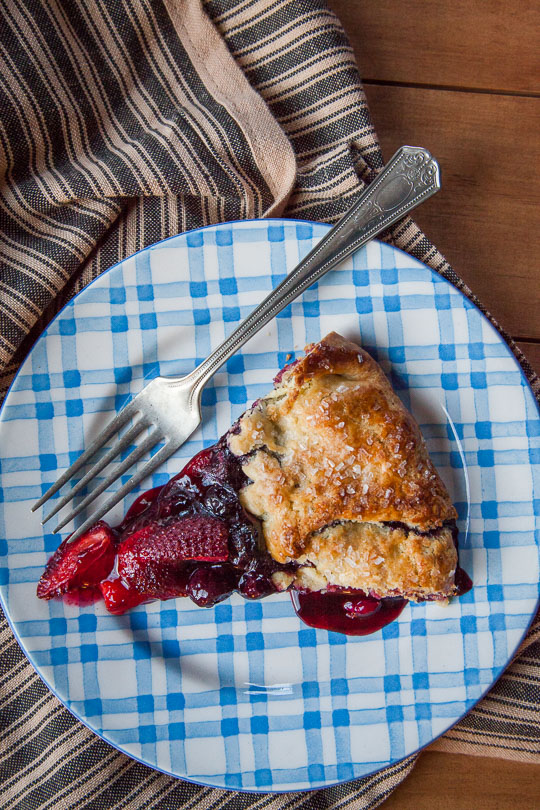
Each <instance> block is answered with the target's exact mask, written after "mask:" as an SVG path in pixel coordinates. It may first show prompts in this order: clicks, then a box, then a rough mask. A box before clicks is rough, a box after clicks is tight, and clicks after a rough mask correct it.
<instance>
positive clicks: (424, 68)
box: [330, 0, 540, 93]
mask: <svg viewBox="0 0 540 810" xmlns="http://www.w3.org/2000/svg"><path fill="white" fill-rule="evenodd" d="M330 6H331V8H332V9H333V10H334V11H335V12H336V14H337V15H338V17H339V18H340V20H341V22H342V24H343V26H344V28H345V30H346V31H347V34H348V35H349V38H350V40H351V42H352V45H353V47H354V48H355V53H356V57H357V60H358V64H359V65H360V69H361V73H362V78H363V79H364V81H370V80H373V79H375V80H377V81H386V82H392V83H393V82H401V83H405V84H421V85H444V86H447V87H448V86H450V87H469V88H475V89H488V90H498V91H500V92H512V93H518V92H525V93H539V92H540V47H539V38H538V32H539V30H540V3H539V2H538V0H517V2H516V3H513V4H510V3H508V2H507V0H455V2H451V1H450V0H331V2H330Z"/></svg>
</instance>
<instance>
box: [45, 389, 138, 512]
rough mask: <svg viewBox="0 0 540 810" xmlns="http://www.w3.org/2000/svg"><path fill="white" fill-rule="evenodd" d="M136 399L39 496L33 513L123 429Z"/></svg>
mask: <svg viewBox="0 0 540 810" xmlns="http://www.w3.org/2000/svg"><path fill="white" fill-rule="evenodd" d="M136 399H137V397H135V399H133V400H132V401H131V402H128V404H127V405H124V407H123V408H122V410H121V411H120V413H118V414H116V416H115V417H114V419H112V421H111V422H109V424H108V425H106V427H105V428H104V429H103V430H102V431H101V433H100V434H99V436H96V438H95V439H94V441H93V442H92V444H91V445H90V447H88V448H87V449H86V450H85V451H84V453H82V454H81V455H80V456H79V458H78V459H77V460H76V461H74V462H73V464H72V465H71V467H69V468H68V469H67V470H66V471H65V472H64V473H62V475H61V476H60V478H59V479H58V480H57V481H55V483H54V484H53V485H52V487H50V489H48V490H47V492H46V493H45V494H44V495H42V496H41V498H40V499H39V501H36V502H35V504H34V505H33V507H32V512H35V511H36V509H39V507H40V506H43V504H44V503H45V501H48V500H49V498H50V497H51V495H54V493H55V492H58V490H59V489H60V488H61V487H63V486H64V484H65V483H66V482H67V481H69V479H70V478H71V477H72V476H73V475H74V474H75V473H76V472H77V470H79V469H80V468H81V467H84V465H85V464H86V462H87V461H88V460H89V459H90V458H92V456H93V455H94V453H96V452H97V451H98V450H99V449H100V447H103V445H104V444H105V442H106V441H107V440H108V439H110V438H111V436H114V434H115V433H117V431H118V430H120V428H121V427H123V425H125V423H126V422H127V421H128V420H129V419H131V417H132V416H133V414H134V413H135V411H136V410H137V407H136V405H135V400H136Z"/></svg>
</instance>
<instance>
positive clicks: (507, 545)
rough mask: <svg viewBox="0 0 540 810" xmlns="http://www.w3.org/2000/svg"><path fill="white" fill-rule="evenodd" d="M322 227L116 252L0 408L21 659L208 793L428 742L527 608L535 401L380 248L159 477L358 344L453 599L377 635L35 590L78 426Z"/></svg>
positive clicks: (230, 369)
mask: <svg viewBox="0 0 540 810" xmlns="http://www.w3.org/2000/svg"><path fill="white" fill-rule="evenodd" d="M325 230H326V226H324V225H318V224H311V223H305V222H293V221H287V220H283V221H281V220H269V221H256V222H241V223H232V224H231V223H229V224H224V225H219V226H215V227H210V228H206V229H202V230H199V231H194V232H191V233H188V234H184V235H180V236H178V237H174V238H173V239H169V240H168V241H166V242H162V243H159V244H157V245H155V246H153V247H152V248H149V249H147V250H145V251H142V252H141V253H139V254H137V255H136V256H134V257H131V258H130V259H127V260H126V261H124V262H122V263H121V264H119V265H117V266H116V267H114V268H112V269H111V270H110V271H109V272H107V273H106V274H104V275H103V276H101V277H100V278H99V279H97V280H96V281H95V282H93V283H92V284H91V285H90V286H89V287H87V288H86V289H85V290H84V291H83V292H82V293H81V294H80V295H79V296H78V297H77V298H75V299H74V300H73V301H72V302H71V303H70V304H68V305H67V306H66V308H65V309H64V310H63V311H62V312H61V313H60V314H59V316H58V317H57V318H56V319H55V320H54V321H53V323H52V324H51V325H50V326H49V328H48V329H47V331H46V332H45V333H44V335H43V336H42V337H41V339H40V340H39V341H38V343H37V344H36V346H35V347H34V349H33V350H32V352H31V354H30V356H29V358H28V359H27V361H26V362H25V364H24V365H23V367H22V369H21V371H20V373H19V375H18V377H17V379H16V381H15V383H14V385H13V387H12V389H11V391H10V393H9V396H8V398H7V400H6V403H5V405H4V408H3V412H2V420H1V424H0V442H1V448H2V457H1V485H2V503H1V514H0V525H1V537H2V538H3V539H2V540H1V548H0V552H1V557H0V563H1V568H0V576H1V595H2V601H3V604H4V606H5V608H6V612H7V614H8V616H9V619H10V622H11V624H12V627H13V628H14V631H15V633H16V635H17V637H18V639H19V641H20V643H21V645H22V647H23V649H24V650H25V652H26V654H27V655H28V657H29V658H30V660H31V661H32V662H33V664H34V665H35V667H36V668H37V670H38V671H39V673H40V674H41V676H42V677H43V678H44V679H45V681H46V682H47V684H48V685H49V686H50V688H51V689H52V690H53V691H54V692H55V693H56V694H57V695H58V696H59V697H60V698H61V700H62V701H63V702H64V703H65V704H66V705H67V706H68V707H69V708H70V709H71V710H72V711H73V712H74V713H75V714H76V715H77V716H78V717H80V718H81V719H82V720H83V721H84V722H85V723H87V725H89V726H90V727H91V728H92V729H93V730H94V731H96V732H97V733H98V734H100V735H102V736H103V737H104V738H105V739H106V740H108V741H109V742H111V743H112V744H113V745H115V746H117V747H118V748H120V749H122V750H123V751H125V752H127V753H128V754H130V755H132V756H134V757H136V758H138V759H141V760H142V761H144V762H145V763H147V764H149V765H151V766H154V767H157V768H160V769H162V770H164V771H166V772H169V773H172V774H174V775H177V776H181V777H186V778H189V779H192V780H194V781H198V782H202V783H205V784H209V785H216V786H225V787H229V788H240V789H247V790H290V789H302V788H304V789H305V788H314V787H320V786H323V785H328V784H332V783H336V782H341V781H346V780H349V779H353V778H355V777H359V776H362V775H364V774H367V773H370V772H372V771H375V770H377V769H379V768H382V767H384V766H385V765H388V764H389V763H391V762H393V761H396V760H399V759H401V758H402V757H404V756H406V755H407V754H410V753H411V752H413V751H415V750H416V749H418V748H419V747H421V746H424V745H426V744H427V743H429V742H430V741H431V740H433V739H434V737H436V736H437V735H439V734H441V733H442V732H443V731H444V730H445V729H447V728H448V727H449V726H450V725H452V724H453V723H455V722H456V721H457V720H458V719H459V718H460V717H461V716H462V715H463V714H464V713H465V712H466V711H467V710H468V709H469V708H470V707H471V705H472V704H473V703H474V702H475V701H476V700H478V698H479V697H480V696H481V695H482V694H483V693H484V692H485V691H486V690H487V689H488V687H489V686H490V685H491V684H492V683H493V681H494V680H495V679H496V678H497V676H498V675H499V673H500V672H501V670H502V669H503V668H504V666H505V665H506V664H507V662H508V660H509V658H510V657H511V656H512V654H513V653H514V651H515V649H516V647H517V645H518V643H519V641H520V639H521V638H522V636H523V634H524V632H525V630H526V628H527V626H528V624H529V622H530V620H531V618H532V615H533V613H534V610H535V606H536V602H537V598H538V546H537V536H536V535H535V519H536V517H537V515H538V512H539V508H538V507H539V500H538V499H539V475H538V474H539V461H540V458H539V454H540V437H539V420H538V411H537V407H536V404H535V401H534V399H533V396H532V394H531V391H530V390H529V388H528V386H527V384H526V381H525V380H524V378H523V375H522V373H521V371H520V368H519V367H518V365H517V363H516V362H515V360H514V358H513V356H512V355H511V353H510V351H509V350H508V348H507V347H506V345H505V344H504V342H503V341H502V340H501V338H500V336H499V335H498V333H497V332H496V331H495V330H494V329H493V328H492V327H491V325H490V324H489V323H488V322H487V321H486V319H485V318H484V317H483V316H482V315H481V313H480V312H479V311H478V310H477V309H476V308H475V307H474V306H473V305H472V304H471V303H470V302H469V301H468V300H467V299H466V298H464V297H463V296H462V295H461V294H460V293H459V292H458V291H457V290H456V289H454V288H453V287H452V286H451V285H450V284H449V283H448V282H447V281H445V280H444V279H442V278H440V277H438V276H437V275H436V274H435V273H433V272H432V271H430V270H429V269H428V268H426V267H425V266H423V265H422V264H420V263H419V262H417V261H416V260H414V259H412V258H411V257H410V256H408V255H406V254H404V253H402V252H400V251H398V250H396V249H393V248H391V247H389V246H388V245H384V244H381V243H378V242H372V243H371V244H369V245H368V246H367V247H366V248H364V249H362V250H361V251H359V252H358V253H357V254H356V255H355V256H354V257H353V258H352V259H350V260H348V261H347V262H346V263H345V264H344V265H343V266H342V268H341V269H339V270H336V271H333V272H332V273H330V274H329V275H328V276H327V277H326V278H325V279H323V281H322V282H321V283H320V284H319V285H318V286H315V287H313V288H311V289H310V290H308V291H307V292H306V293H305V295H304V296H303V297H302V298H301V299H299V300H298V301H297V302H295V303H294V304H292V306H290V307H289V308H288V309H287V310H286V311H285V312H284V313H282V314H281V315H280V316H279V317H278V318H276V319H275V320H274V321H273V322H272V323H271V324H270V325H268V326H267V327H265V328H264V329H263V330H262V332H261V333H260V334H259V335H258V336H257V337H255V338H254V339H253V340H252V341H250V343H249V344H247V345H246V346H245V347H244V349H243V350H242V351H241V352H239V353H238V354H237V355H236V356H235V357H233V358H232V359H231V360H229V362H228V364H227V366H226V367H225V368H224V369H222V370H221V371H220V372H219V373H218V374H217V375H216V376H215V378H214V379H213V381H212V383H211V384H210V385H209V386H208V387H207V389H206V391H205V392H204V398H203V424H202V427H201V428H200V429H199V430H198V431H197V432H196V433H195V434H194V435H193V436H192V437H191V439H190V440H189V441H188V442H187V444H186V445H185V446H184V447H183V448H182V449H181V450H180V451H179V453H178V454H177V456H176V457H175V458H173V459H171V460H170V461H169V462H168V463H167V465H166V466H165V467H164V468H163V469H162V470H160V471H159V472H158V473H156V474H155V475H154V476H153V482H150V481H148V482H146V486H149V485H150V484H151V483H153V485H158V484H161V483H164V481H166V480H167V478H168V476H169V475H170V474H172V473H174V472H176V471H178V469H179V468H180V466H181V464H182V463H183V462H184V461H185V460H186V459H187V458H189V457H191V456H192V455H193V454H194V453H195V452H197V451H198V450H200V449H201V448H202V447H203V446H206V445H208V444H211V443H213V442H214V441H215V440H216V439H217V438H218V436H219V435H221V434H222V433H223V432H224V431H225V430H226V429H227V428H228V426H229V425H230V423H231V422H232V421H233V420H234V419H235V418H236V417H237V416H238V415H239V414H240V413H241V412H242V411H243V410H244V409H245V407H246V405H247V404H249V403H250V402H251V401H252V400H254V399H256V398H257V397H258V396H259V395H261V394H263V393H264V392H265V391H267V390H268V388H269V387H270V385H271V379H272V377H273V376H274V374H275V373H276V372H277V370H278V368H279V367H281V366H282V365H283V363H284V362H285V360H286V358H287V356H288V355H289V354H292V355H293V356H294V355H295V353H297V352H300V351H301V350H302V348H303V346H304V344H306V343H308V342H310V341H315V340H318V339H319V338H320V337H321V336H323V335H324V334H326V333H327V332H329V331H331V330H336V331H339V332H341V333H343V334H345V335H346V336H350V337H356V338H357V339H361V341H362V344H363V345H364V346H365V347H366V348H367V349H368V351H370V352H371V353H372V354H373V355H374V356H375V357H376V358H377V359H378V360H379V362H380V363H381V365H382V366H383V368H384V369H385V371H386V372H387V373H388V374H389V375H390V376H391V378H392V382H393V384H394V386H395V388H396V390H397V391H398V393H399V394H400V396H402V398H403V400H404V402H405V403H406V405H407V406H408V407H409V408H411V410H412V411H413V413H414V415H415V416H416V418H417V420H418V421H419V423H420V425H421V428H422V430H423V433H424V436H425V437H426V440H427V443H428V447H429V450H430V452H431V455H432V458H433V460H434V462H435V464H436V465H437V467H438V469H439V470H440V472H441V474H442V476H443V478H444V480H445V482H446V484H447V486H448V487H449V489H450V492H451V494H452V496H453V498H454V501H455V503H456V506H457V509H458V512H459V516H460V528H461V561H462V564H463V566H464V567H465V569H466V570H467V571H468V572H469V573H470V574H471V575H472V577H473V579H474V583H475V586H474V588H473V590H472V591H471V592H470V593H469V594H467V595H466V596H464V597H463V598H461V599H456V600H454V601H453V603H452V604H451V605H450V606H449V607H446V608H444V607H441V606H438V605H434V604H424V605H414V606H409V607H407V608H406V610H405V611H404V612H403V614H402V615H401V616H400V618H399V620H398V621H396V622H394V623H393V624H391V625H389V626H388V627H385V628H384V629H383V630H382V631H380V632H378V633H376V634H374V635H373V636H369V637H366V638H348V637H346V636H343V635H339V634H335V633H327V632H326V631H322V630H313V629H311V628H309V627H307V626H305V625H303V624H302V623H301V622H300V621H299V619H298V618H297V617H296V616H295V614H294V612H293V610H292V606H291V604H290V600H289V597H288V596H287V595H286V594H282V595H276V596H273V597H270V598H268V599H266V600H263V601H261V602H246V601H244V600H243V599H241V598H240V597H238V596H235V597H233V598H231V599H230V600H228V601H226V602H224V603H222V604H220V605H218V606H216V607H215V608H213V609H208V610H203V609H200V608H196V607H195V606H194V605H193V604H192V603H191V602H190V601H188V600H182V599H179V600H174V601H169V602H164V603H153V604H150V605H146V606H141V607H139V608H137V609H136V610H133V611H132V612H131V613H129V614H126V615H124V616H120V617H117V616H111V615H109V614H107V612H106V611H105V609H104V607H103V605H102V604H97V605H93V606H89V607H84V608H83V607H77V606H73V605H68V604H65V603H63V602H58V601H51V602H40V601H39V600H38V599H37V598H36V596H35V590H36V583H37V581H38V579H39V576H40V574H41V571H42V569H43V566H44V564H45V562H46V560H47V558H48V557H49V555H50V554H51V553H52V551H53V550H54V549H55V548H56V546H57V542H58V541H57V538H56V537H55V536H54V535H52V534H51V533H50V530H49V529H48V528H47V529H46V530H45V533H44V531H43V529H42V528H41V526H40V522H39V521H40V515H39V514H34V515H32V514H31V513H30V511H29V510H30V506H31V504H32V503H33V502H34V501H35V500H36V499H37V498H38V497H39V495H40V494H41V493H42V492H44V491H45V490H46V489H47V488H48V486H49V485H50V483H51V482H52V481H54V480H55V479H56V477H57V476H58V474H59V473H60V472H61V471H62V470H63V469H65V468H66V467H67V466H68V464H69V463H71V462H72V461H73V460H74V459H75V458H76V456H77V455H78V454H79V452H80V450H81V447H82V444H83V437H85V439H86V440H89V439H90V438H91V437H92V435H94V434H95V433H96V432H97V431H98V430H99V429H100V428H101V426H102V425H103V424H104V423H105V422H106V421H107V420H108V419H109V418H110V417H111V416H112V414H113V413H114V412H115V411H116V410H117V409H118V408H119V407H120V406H121V405H122V404H123V403H124V401H125V400H126V398H127V397H128V396H129V395H132V394H134V393H136V392H137V391H139V390H140V389H141V388H142V387H143V385H144V384H145V381H147V380H148V379H149V378H151V377H152V376H154V375H156V374H158V373H161V374H181V373H184V372H187V371H189V370H190V369H192V368H193V366H194V365H195V364H196V363H198V362H200V361H201V360H203V359H204V358H205V357H206V355H207V354H208V353H209V352H210V350H211V348H213V347H215V346H216V345H217V344H218V342H219V341H221V340H222V339H223V338H224V336H225V335H226V334H228V332H229V331H231V330H232V328H233V327H234V325H235V324H236V323H237V322H238V321H239V319H240V318H241V317H243V316H244V315H246V314H247V313H248V312H249V311H250V310H251V309H252V308H253V306H254V305H255V304H256V303H258V302H259V301H260V300H261V299H262V297H263V296H264V295H265V294H266V293H267V292H268V291H269V290H270V289H271V288H272V287H273V286H275V285H276V283H277V282H278V281H279V280H280V279H281V278H282V277H283V275H284V272H285V268H289V269H290V268H291V267H292V266H293V265H294V264H295V263H296V262H297V261H298V259H299V258H300V257H301V256H302V255H304V254H305V253H306V252H307V251H308V250H309V249H310V248H311V247H312V245H313V244H314V242H315V241H316V240H317V239H318V238H319V237H320V236H321V235H322V234H323V233H324V232H325ZM119 485H120V484H119V483H118V484H117V485H116V486H119ZM104 497H105V496H104ZM134 497H135V495H134V494H133V495H132V496H131V498H130V499H129V500H130V501H131V500H132V499H133V498H134ZM125 506H127V504H124V506H123V507H122V508H120V509H118V510H116V511H115V512H114V513H113V515H112V516H111V517H112V519H113V520H114V519H116V518H119V517H120V515H121V513H122V512H123V510H124V508H125Z"/></svg>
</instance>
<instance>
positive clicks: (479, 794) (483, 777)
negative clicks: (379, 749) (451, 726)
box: [379, 750, 540, 810]
mask: <svg viewBox="0 0 540 810" xmlns="http://www.w3.org/2000/svg"><path fill="white" fill-rule="evenodd" d="M379 807H380V810H538V808H540V765H529V764H524V763H522V762H511V761H510V760H506V759H491V758H487V757H472V756H468V755H465V754H448V753H442V752H438V751H429V750H428V751H425V752H424V753H423V754H422V755H421V757H420V759H419V760H418V762H417V763H416V765H415V767H414V770H413V772H412V773H411V774H410V775H409V776H408V777H407V779H406V780H405V781H404V782H403V783H402V784H401V785H400V786H399V787H398V789H397V790H395V791H394V792H393V793H392V794H391V795H390V797H389V798H388V799H386V801H385V802H383V803H382V804H381V805H379Z"/></svg>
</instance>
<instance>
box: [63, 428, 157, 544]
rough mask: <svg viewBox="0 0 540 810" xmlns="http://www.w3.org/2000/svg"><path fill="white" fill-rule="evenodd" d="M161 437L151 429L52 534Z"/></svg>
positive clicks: (75, 515)
mask: <svg viewBox="0 0 540 810" xmlns="http://www.w3.org/2000/svg"><path fill="white" fill-rule="evenodd" d="M161 439H163V433H162V432H161V431H160V430H158V429H157V428H156V430H153V431H152V433H151V434H150V435H149V436H147V437H146V439H144V441H142V442H141V443H140V444H139V445H138V446H137V448H136V449H135V450H133V451H132V452H131V453H130V454H129V456H128V457H127V458H125V459H124V461H122V462H120V464H117V466H116V467H115V468H114V470H113V471H112V473H111V474H110V475H109V476H107V478H106V479H105V480H104V481H102V482H101V484H99V486H97V487H96V488H95V489H93V490H92V492H90V493H89V494H88V495H87V496H86V498H83V500H82V501H81V502H80V504H79V505H78V506H77V507H76V508H75V509H74V510H73V511H72V512H70V513H69V515H68V516H67V517H66V518H64V520H63V521H62V522H61V523H59V524H58V526H57V527H56V528H55V529H53V534H56V533H57V532H59V531H60V529H63V528H64V526H65V525H66V523H69V522H70V520H73V518H74V517H77V515H78V514H79V512H82V510H83V509H85V508H86V507H87V506H88V504H89V503H92V501H93V500H94V499H95V498H97V496H98V495H101V493H102V492H103V491H104V490H106V489H107V487H108V486H110V485H111V484H112V483H114V481H116V479H117V478H120V476H121V475H122V474H123V473H125V471H126V470H129V468H130V467H131V466H133V464H135V462H136V461H137V460H138V459H139V458H140V457H141V456H143V455H144V454H145V453H147V452H148V451H149V450H151V449H152V447H154V446H155V445H156V444H157V443H158V442H159V441H160V440H161ZM156 455H157V454H156Z"/></svg>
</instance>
